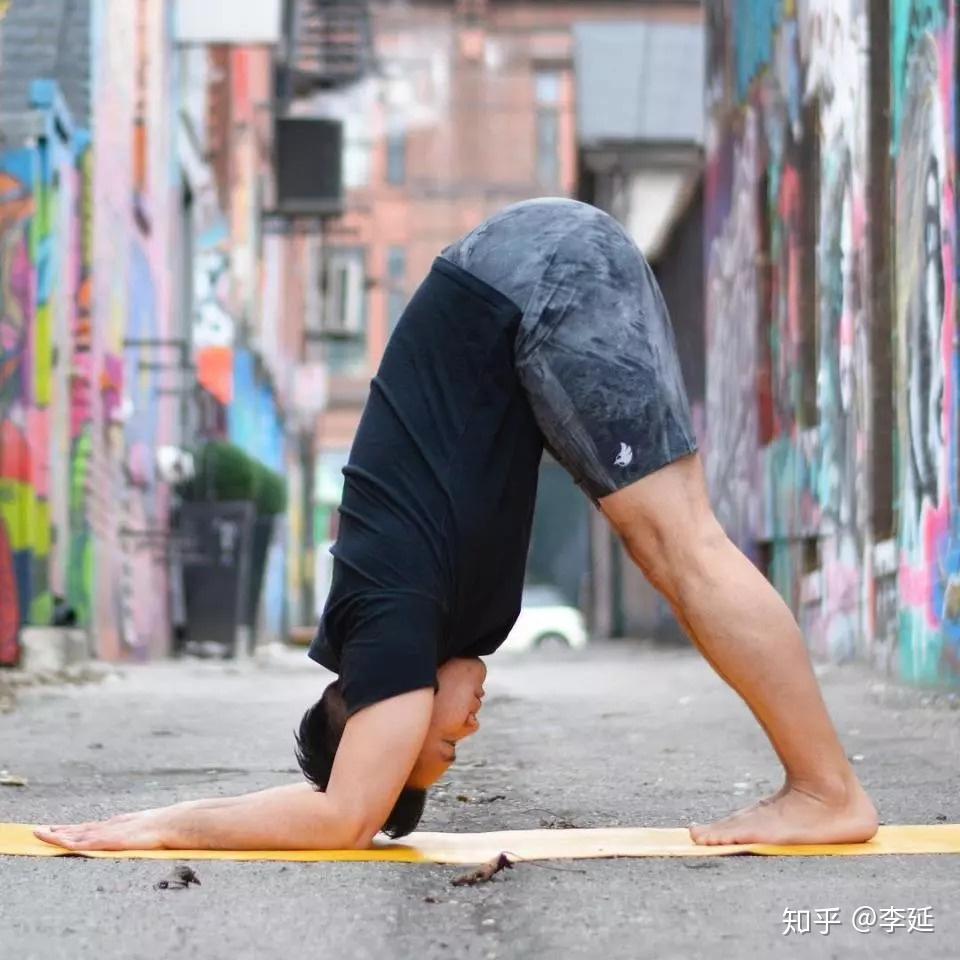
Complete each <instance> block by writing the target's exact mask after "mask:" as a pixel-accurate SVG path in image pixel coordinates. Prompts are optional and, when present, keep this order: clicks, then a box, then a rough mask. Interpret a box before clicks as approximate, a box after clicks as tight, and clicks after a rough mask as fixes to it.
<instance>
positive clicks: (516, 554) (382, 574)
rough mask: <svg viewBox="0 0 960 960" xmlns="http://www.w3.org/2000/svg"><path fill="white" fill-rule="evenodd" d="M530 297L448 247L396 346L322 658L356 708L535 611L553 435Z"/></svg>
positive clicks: (363, 459)
mask: <svg viewBox="0 0 960 960" xmlns="http://www.w3.org/2000/svg"><path fill="white" fill-rule="evenodd" d="M520 318H521V313H520V310H519V308H518V307H517V306H516V305H515V304H514V303H513V302H512V301H510V300H509V299H508V298H507V297H505V296H503V295H502V294H501V293H499V292H498V291H496V290H495V289H493V288H492V287H490V286H488V285H487V284H485V283H484V282H483V281H481V280H479V279H477V278H476V277H474V276H473V275H472V274H470V273H468V272H466V271H465V270H463V269H461V268H460V267H458V266H456V265H455V264H452V263H450V262H448V261H446V260H444V259H442V258H437V260H436V261H435V262H434V264H433V268H432V270H431V271H430V274H429V275H428V276H427V278H426V280H424V282H423V283H422V284H421V286H420V288H419V289H418V291H417V292H416V294H415V295H414V297H413V299H412V300H411V302H410V304H409V306H408V307H407V309H406V311H405V312H404V314H403V316H402V317H401V319H400V322H399V324H398V325H397V328H396V330H395V331H394V333H393V336H392V337H391V339H390V342H389V344H388V345H387V349H386V352H385V353H384V357H383V362H382V363H381V365H380V369H379V371H378V373H377V376H376V377H375V378H374V380H373V381H372V384H371V390H370V397H369V399H368V401H367V405H366V407H365V409H364V412H363V416H362V418H361V421H360V426H359V429H358V431H357V435H356V438H355V439H354V443H353V447H352V449H351V451H350V459H349V462H348V464H347V466H346V467H345V468H344V471H343V472H344V477H345V483H344V491H343V500H342V503H341V507H340V529H339V533H338V536H337V541H336V543H335V544H334V546H333V549H332V553H333V556H334V568H333V581H332V586H331V590H330V594H329V596H328V598H327V604H326V607H325V609H324V613H323V616H322V618H321V622H320V629H319V632H318V634H317V637H316V639H315V640H314V642H313V644H312V646H311V648H310V656H311V657H312V658H313V659H314V660H316V661H317V662H319V663H321V664H323V665H324V666H326V667H328V668H329V669H331V670H334V671H335V672H337V673H339V674H340V677H341V680H342V682H343V687H344V696H345V698H346V701H347V707H348V709H349V711H350V713H354V712H356V711H357V710H359V709H361V708H363V707H366V706H369V705H371V704H373V703H377V702H379V701H381V700H385V699H387V698H388V697H392V696H397V695H398V694H401V693H406V692H409V691H411V690H417V689H420V688H423V687H431V686H433V685H434V684H435V682H436V673H437V667H438V666H439V665H441V664H443V663H444V662H445V661H447V660H449V659H451V658H452V657H457V656H482V655H484V654H489V653H492V652H493V651H494V650H495V649H496V648H497V647H498V646H499V645H500V644H501V643H502V642H503V641H504V639H505V638H506V636H507V634H508V633H509V631H510V629H511V627H512V626H513V624H514V622H515V621H516V618H517V615H518V613H519V611H520V596H521V591H522V587H523V575H524V569H525V566H526V559H527V548H528V546H529V542H530V529H531V524H532V522H533V507H534V501H535V499H536V492H537V477H538V466H539V463H540V457H541V453H542V450H543V439H542V436H541V434H540V430H539V428H538V427H537V424H536V422H535V420H534V417H533V414H532V412H531V410H530V406H529V404H528V402H527V399H526V395H525V394H524V392H523V389H522V388H521V386H520V384H519V382H518V380H517V376H516V372H515V369H514V341H515V339H516V334H517V330H518V327H519V324H520Z"/></svg>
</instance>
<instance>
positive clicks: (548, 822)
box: [540, 817, 577, 830]
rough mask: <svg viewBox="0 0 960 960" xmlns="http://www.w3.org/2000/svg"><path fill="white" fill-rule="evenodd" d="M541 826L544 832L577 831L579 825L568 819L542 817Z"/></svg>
mask: <svg viewBox="0 0 960 960" xmlns="http://www.w3.org/2000/svg"><path fill="white" fill-rule="evenodd" d="M540 826H541V827H543V828H544V830H576V829H577V825H576V824H575V823H574V822H573V821H572V820H568V819H567V818H566V817H541V818H540Z"/></svg>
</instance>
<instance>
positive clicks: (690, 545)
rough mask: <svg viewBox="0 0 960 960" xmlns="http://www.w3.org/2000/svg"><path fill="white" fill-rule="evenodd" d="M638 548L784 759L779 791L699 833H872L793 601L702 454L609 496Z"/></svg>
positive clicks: (619, 525) (611, 512)
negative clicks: (734, 531) (723, 498)
mask: <svg viewBox="0 0 960 960" xmlns="http://www.w3.org/2000/svg"><path fill="white" fill-rule="evenodd" d="M600 506H601V509H602V510H603V512H604V513H605V514H606V516H607V518H608V519H609V520H610V522H611V523H612V524H613V526H614V528H615V529H616V530H617V532H618V533H619V535H620V537H621V538H622V540H623V542H624V544H625V546H626V547H627V550H628V551H629V553H630V555H631V557H632V558H633V560H634V561H635V562H636V563H637V565H638V566H639V567H640V569H641V570H643V572H644V573H645V574H646V576H647V578H648V579H649V580H650V581H651V583H653V585H654V586H655V587H656V588H657V589H658V590H660V591H661V593H663V595H664V596H665V597H666V599H667V600H668V601H669V603H670V605H671V606H672V607H673V610H674V612H675V613H676V615H677V617H678V619H679V620H680V623H681V624H682V625H683V627H684V629H685V630H686V631H687V633H688V634H689V635H690V638H691V639H692V640H693V642H694V643H695V644H696V646H697V648H698V649H699V650H700V652H701V653H702V654H703V655H704V657H705V658H706V659H707V660H708V661H709V662H710V664H711V666H712V667H713V668H714V670H716V671H717V673H719V674H720V676H721V677H722V678H723V679H724V680H726V682H727V683H728V684H730V686H731V687H733V688H734V690H736V691H737V693H739V694H740V696H741V697H743V699H744V700H745V701H746V703H747V705H748V706H749V707H750V709H751V710H752V711H753V714H754V716H755V717H756V718H757V720H758V721H759V722H760V725H761V726H762V727H763V729H764V730H765V731H766V734H767V736H768V737H769V738H770V742H771V744H772V745H773V748H774V750H775V751H776V753H777V756H778V757H779V758H780V761H781V763H782V764H783V766H784V770H785V771H786V781H785V783H784V786H783V788H782V789H781V790H780V791H779V792H778V793H777V794H775V795H774V796H772V797H770V798H768V799H766V800H762V801H760V802H759V803H757V804H755V805H753V806H751V807H748V808H745V809H744V810H741V811H738V812H737V813H734V814H732V815H731V816H729V817H727V818H725V819H723V820H719V821H717V822H716V823H713V824H710V825H709V826H696V827H693V828H692V829H691V834H692V836H693V839H694V840H695V841H696V842H697V843H704V844H719V843H844V842H850V843H855V842H860V841H864V840H869V839H870V837H872V836H873V835H874V833H875V832H876V829H877V815H876V811H875V810H874V807H873V804H872V803H871V801H870V798H869V797H868V796H867V795H866V793H865V792H864V790H863V788H862V787H861V786H860V783H859V782H858V780H857V777H856V775H855V774H854V772H853V769H852V768H851V766H850V764H849V762H848V760H847V758H846V755H845V753H844V751H843V747H842V746H841V745H840V741H839V740H838V738H837V734H836V731H835V730H834V727H833V724H832V723H831V721H830V717H829V715H828V714H827V709H826V706H825V705H824V702H823V699H822V697H821V695H820V689H819V687H818V685H817V681H816V678H815V677H814V674H813V670H812V667H811V664H810V658H809V656H808V654H807V649H806V646H805V645H804V642H803V638H802V636H801V634H800V629H799V627H798V626H797V623H796V621H795V620H794V619H793V617H792V615H791V614H790V611H789V609H788V608H787V606H786V604H785V603H784V602H783V600H782V599H781V598H780V596H779V595H778V594H777V592H776V591H775V590H774V589H773V587H772V586H770V584H769V583H768V582H767V580H766V579H765V578H764V577H763V576H762V575H761V574H760V572H759V571H758V570H757V569H756V568H755V567H754V566H753V564H752V563H751V562H750V561H749V560H748V559H747V558H746V557H745V556H744V555H743V554H742V553H741V552H740V551H739V550H738V549H737V548H736V547H735V546H734V545H733V543H731V541H730V540H729V539H728V538H727V536H726V535H725V534H724V532H723V530H722V528H721V527H720V524H719V523H718V521H717V519H716V518H715V517H714V515H713V511H712V509H711V507H710V502H709V499H708V495H707V488H706V482H705V479H704V475H703V467H702V465H701V462H700V458H699V456H696V455H694V456H688V457H684V458H683V459H681V460H678V461H676V462H675V463H672V464H670V465H669V466H667V467H665V468H663V469H661V470H658V471H656V472H655V473H652V474H650V475H649V476H647V477H645V478H643V479H642V480H639V481H637V482H635V483H633V484H631V485H630V486H628V487H626V488H624V489H622V490H620V491H618V492H617V493H614V494H612V495H611V496H608V497H605V498H603V499H602V500H601V501H600Z"/></svg>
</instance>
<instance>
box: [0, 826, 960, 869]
mask: <svg viewBox="0 0 960 960" xmlns="http://www.w3.org/2000/svg"><path fill="white" fill-rule="evenodd" d="M33 829H34V828H33V827H32V826H29V825H28V824H23V823H0V854H12V855H15V856H26V857H57V856H64V855H68V854H69V853H70V851H68V850H63V849H61V848H60V847H53V846H50V845H49V844H47V843H43V842H42V841H41V840H37V838H36V837H34V836H33V832H32V831H33ZM501 853H507V854H510V855H511V858H512V859H517V860H590V859H604V858H610V857H711V856H724V855H730V854H738V853H739V854H743V853H753V854H761V855H764V856H784V857H822V856H847V857H851V856H852V857H857V856H866V855H870V854H883V853H960V824H956V823H952V824H939V825H937V826H891V827H881V828H880V832H879V833H878V834H877V836H876V837H874V839H873V840H871V841H870V842H869V843H848V844H834V845H825V846H812V845H811V846H794V847H777V846H771V845H768V844H762V843H753V844H742V845H736V846H724V847H699V846H697V845H696V844H694V843H693V841H692V840H691V839H690V836H689V834H688V833H687V831H686V830H684V829H659V828H657V829H655V828H650V827H608V828H600V829H592V830H503V831H500V832H495V833H414V834H412V835H411V836H410V837H408V838H406V840H405V841H404V842H403V843H391V842H389V841H383V842H377V844H376V845H375V846H374V847H373V848H372V849H370V850H125V851H122V852H113V851H104V852H100V851H97V852H93V853H84V854H82V855H83V856H87V857H105V858H108V859H118V860H120V859H123V860H131V859H136V860H139V859H143V860H290V861H298V862H310V861H345V860H354V861H356V860H362V861H371V860H376V861H387V862H391V863H452V864H478V863H485V862H486V861H488V860H492V859H493V858H494V857H496V856H499V854H501Z"/></svg>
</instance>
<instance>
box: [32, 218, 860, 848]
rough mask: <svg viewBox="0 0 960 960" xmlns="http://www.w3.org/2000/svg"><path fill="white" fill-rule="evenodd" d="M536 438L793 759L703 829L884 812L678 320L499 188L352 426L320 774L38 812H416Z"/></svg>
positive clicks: (501, 585) (445, 264) (488, 614)
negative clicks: (784, 589)
mask: <svg viewBox="0 0 960 960" xmlns="http://www.w3.org/2000/svg"><path fill="white" fill-rule="evenodd" d="M544 445H546V447H547V448H548V449H549V450H550V452H551V453H552V455H553V456H554V457H555V458H556V459H557V460H558V461H559V462H560V463H561V464H563V466H564V467H565V468H566V469H567V470H568V471H569V472H570V473H571V474H572V476H573V477H574V479H575V480H576V482H577V483H578V484H579V485H580V486H581V487H582V488H583V490H584V492H585V493H586V494H587V495H588V496H589V497H590V498H591V499H592V500H593V501H594V502H595V503H596V505H597V506H598V507H599V509H600V510H601V511H602V512H603V513H604V515H605V516H606V517H607V519H608V520H609V522H610V523H611V524H613V526H614V529H615V530H616V531H617V533H618V534H619V536H620V537H621V538H622V540H623V542H624V544H625V545H626V548H627V550H628V551H629V553H630V556H631V557H632V558H633V559H634V561H635V562H636V563H637V565H638V566H639V567H640V569H641V570H642V571H643V572H644V573H645V574H646V576H647V577H648V578H649V580H650V581H651V583H653V584H654V585H655V586H656V587H657V589H659V590H660V591H661V592H662V593H663V595H664V596H665V597H666V598H667V600H668V601H669V602H670V604H671V606H672V608H673V610H674V612H675V613H676V616H677V618H678V620H679V621H680V623H681V624H682V625H683V627H684V629H685V631H686V632H687V634H688V635H689V636H690V638H691V639H692V640H693V642H694V643H695V644H696V646H697V647H698V649H699V650H700V651H701V653H702V654H703V656H704V657H706V659H707V660H708V661H709V662H710V664H711V665H712V666H713V668H714V669H715V670H716V671H717V673H719V674H720V676H721V677H723V679H724V680H726V681H727V683H729V684H730V685H731V686H732V687H733V688H734V689H735V690H736V691H737V692H738V693H739V694H740V695H741V696H742V697H743V699H744V700H745V701H746V703H747V705H748V706H749V707H750V709H751V710H752V711H753V713H754V715H755V716H756V718H757V720H758V721H759V723H760V724H761V725H762V727H763V729H764V730H765V732H766V733H767V736H768V737H769V738H770V742H771V744H772V745H773V748H774V750H775V751H776V753H777V756H778V757H779V758H780V761H781V762H782V764H783V766H784V770H785V782H784V785H783V787H782V788H781V789H780V791H779V792H778V793H776V794H775V795H774V796H772V797H770V798H769V799H766V800H762V801H761V802H759V803H757V804H755V805H753V806H751V807H748V808H746V809H744V810H741V811H739V812H737V813H734V814H732V815H731V816H729V817H727V818H725V819H722V820H719V821H717V822H716V823H713V824H710V825H709V826H695V827H693V828H691V834H692V836H693V839H694V840H695V841H696V842H697V843H702V844H720V843H751V842H766V843H787V844H797V843H800V844H802V843H839V842H858V841H865V840H868V839H870V837H872V836H873V834H874V833H875V831H876V828H877V818H876V812H875V810H874V808H873V805H872V803H871V802H870V799H869V798H868V797H867V795H866V793H865V792H864V791H863V789H862V788H861V786H860V784H859V782H858V781H857V778H856V776H855V775H854V773H853V770H852V769H851V767H850V764H849V763H848V762H847V758H846V756H845V754H844V751H843V748H842V747H841V745H840V742H839V740H838V739H837V735H836V732H835V731H834V728H833V725H832V724H831V721H830V718H829V716H828V714H827V710H826V707H825V705H824V703H823V700H822V699H821V696H820V691H819V688H818V686H817V682H816V680H815V678H814V674H813V671H812V669H811V665H810V660H809V658H808V655H807V650H806V647H805V645H804V642H803V639H802V637H801V634H800V630H799V629H798V627H797V624H796V622H795V621H794V619H793V617H792V616H791V615H790V612H789V610H788V609H787V607H786V605H785V604H784V603H783V601H782V600H781V599H780V597H779V596H778V595H777V594H776V592H775V591H774V590H773V588H772V587H771V586H770V585H769V584H768V583H767V581H766V580H765V579H764V578H763V577H762V576H761V574H760V573H759V572H758V571H757V570H756V569H755V567H754V566H753V565H752V564H751V563H750V561H749V560H747V558H746V557H744V556H743V554H741V553H740V551H739V550H737V548H736V547H735V546H734V545H733V544H732V543H731V542H730V541H729V540H728V539H727V537H726V536H725V534H724V532H723V530H722V529H721V528H720V525H719V523H718V522H717V520H716V519H715V517H714V515H713V512H712V510H711V508H710V503H709V500H708V497H707V490H706V484H705V482H704V475H703V468H702V465H701V462H700V459H699V456H698V455H697V453H696V444H695V440H694V436H693V433H692V430H691V424H690V414H689V411H688V407H687V400H686V396H685V393H684V388H683V383H682V378H681V375H680V369H679V365H678V362H677V356H676V349H675V345H674V339H673V333H672V330H671V327H670V321H669V318H668V315H667V310H666V307H665V305H664V303H663V300H662V298H661V296H660V291H659V289H658V288H657V284H656V282H655V280H654V278H653V275H652V273H651V271H650V268H649V267H648V265H647V263H646V261H645V260H644V259H643V257H642V256H641V254H640V252H639V251H638V250H637V247H636V246H635V244H634V243H633V242H632V240H631V239H630V238H629V236H628V235H627V234H626V233H625V232H624V231H623V230H622V228H621V227H620V226H619V225H618V224H617V223H616V222H615V221H614V220H613V219H611V218H610V217H608V216H607V215H606V214H604V213H602V212H600V211H599V210H597V209H595V208H593V207H590V206H586V205H584V204H581V203H576V202H574V201H568V200H535V201H529V202H526V203H521V204H517V205H515V206H512V207H509V208H507V209H506V210H504V211H502V212H501V213H499V214H497V215H496V216H494V217H492V218H491V219H489V220H487V221H486V222H485V223H484V224H482V225H481V226H480V227H478V228H477V229H476V230H474V231H473V232H472V233H470V234H468V235H467V236H466V237H464V238H463V239H461V240H460V241H459V242H457V243H455V244H454V245H453V246H451V247H448V248H447V249H446V250H444V251H443V253H442V255H441V256H440V257H438V258H437V260H436V261H435V262H434V265H433V268H432V270H431V271H430V274H429V275H428V276H427V278H426V280H425V281H424V282H423V284H422V285H421V286H420V288H419V290H418V291H417V293H416V295H415V296H414V297H413V299H412V301H411V303H410V305H409V307H408V308H407V311H406V313H405V314H404V316H403V317H402V319H401V321H400V323H399V325H398V327H397V329H396V331H395V332H394V334H393V337H392V338H391V340H390V343H389V345H388V347H387V350H386V353H385V355H384V358H383V362H382V364H381V367H380V370H379V372H378V374H377V376H376V378H375V379H374V380H373V383H372V387H371V393H370V399H369V401H368V403H367V406H366V409H365V411H364V414H363V418H362V421H361V423H360V428H359V430H358V432H357V436H356V440H355V441H354V445H353V449H352V451H351V455H350V461H349V464H348V466H347V467H346V468H345V469H344V474H345V477H346V483H345V487H344V495H343V504H342V506H341V511H340V512H341V525H340V532H339V537H338V539H337V543H336V545H335V547H334V549H333V554H334V557H335V567H334V576H333V584H332V588H331V591H330V595H329V598H328V601H327V606H326V609H325V611H324V614H323V617H322V621H321V624H320V630H319V633H318V635H317V638H316V640H315V641H314V644H313V646H312V648H311V650H310V655H311V656H312V657H313V658H314V659H315V660H317V661H319V662H320V663H322V664H324V665H326V666H328V667H330V668H331V669H332V670H334V671H335V672H336V673H337V674H338V679H337V680H336V681H335V682H334V683H332V684H330V686H328V687H327V689H326V690H325V692H324V694H323V697H322V698H321V700H320V701H319V702H318V703H317V704H316V705H315V706H313V707H311V708H310V709H309V710H308V711H307V713H306V714H305V716H304V718H303V721H302V723H301V726H300V732H299V736H298V738H297V740H298V758H299V760H300V765H301V767H302V769H303V771H304V773H305V774H306V777H307V779H308V780H309V781H310V782H309V783H300V784H297V785H294V786H289V787H279V788H275V789H272V790H266V791H262V792H259V793H254V794H248V795H246V796H242V797H236V798H231V799H226V800H224V799H221V800H210V801H197V802H193V803H185V804H178V805H176V806H173V807H166V808H162V809H159V810H150V811H145V812H142V813H136V814H130V815H127V816H122V817H115V818H113V819H111V820H107V821H105V822H101V823H88V824H79V825H74V826H63V827H49V828H45V829H43V830H40V831H38V835H39V836H40V837H41V838H42V839H44V840H48V841H50V842H52V843H57V844H60V845H62V846H65V847H69V848H70V849H75V850H88V849H108V850H109V849H126V848H143V847H171V848H181V849H182V848H197V847H201V848H219V849H251V848H254V849H255V848H260V849H279V848H305V849H311V848H312V849H325V848H326V849H334V848H343V847H365V846H367V845H369V843H370V842H371V840H372V839H373V837H374V835H375V834H376V833H377V832H378V831H380V830H384V831H385V832H387V833H388V834H390V835H391V836H402V835H404V834H406V833H409V832H410V831H411V830H412V829H413V828H414V827H415V826H416V824H417V822H418V821H419V819H420V814H421V812H422V810H423V804H424V797H425V790H426V788H427V787H429V786H430V785H431V784H433V783H435V782H436V781H437V779H438V778H439V777H441V776H442V775H443V773H444V771H445V770H446V769H447V767H448V766H449V765H450V764H451V763H452V762H453V760H454V759H455V754H456V745H457V742H458V741H459V740H461V739H463V738H464V737H468V736H470V735H471V734H472V733H474V732H475V731H476V730H477V727H478V721H477V714H478V713H479V711H480V707H481V704H482V698H483V680H484V676H485V673H486V668H485V667H484V665H483V663H482V661H481V660H480V659H479V658H480V657H481V656H484V655H487V654H490V653H492V652H493V651H494V650H496V648H497V647H498V646H499V645H500V644H501V643H502V641H503V640H504V638H505V637H506V635H507V633H508V632H509V630H510V628H511V626H512V624H513V622H514V620H515V618H516V616H517V613H518V611H519V606H520V593H521V585H522V581H523V573H524V565H525V561H526V554H527V546H528V541H529V536H530V527H531V518H532V516H533V506H534V498H535V496H536V488H537V476H538V464H539V462H540V457H541V453H542V450H543V447H544Z"/></svg>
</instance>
